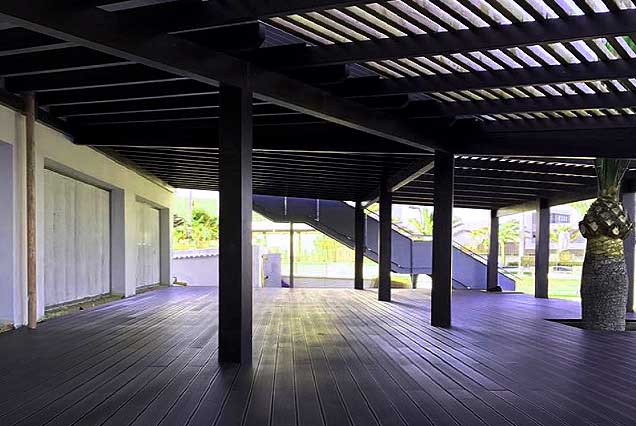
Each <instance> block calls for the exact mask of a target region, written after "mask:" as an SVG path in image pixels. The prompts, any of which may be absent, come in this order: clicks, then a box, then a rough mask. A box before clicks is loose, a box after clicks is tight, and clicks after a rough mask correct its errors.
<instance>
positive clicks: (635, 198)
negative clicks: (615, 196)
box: [623, 192, 636, 312]
mask: <svg viewBox="0 0 636 426" xmlns="http://www.w3.org/2000/svg"><path fill="white" fill-rule="evenodd" d="M623 206H624V207H625V213H627V215H628V216H629V218H630V219H631V220H634V216H636V194H634V193H633V192H627V193H624V194H623ZM634 245H636V237H635V236H634V231H632V232H630V233H629V235H628V236H627V238H626V239H625V241H624V242H623V248H624V250H625V266H626V267H627V312H634Z"/></svg>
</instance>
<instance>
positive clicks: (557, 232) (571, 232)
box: [550, 225, 579, 263]
mask: <svg viewBox="0 0 636 426" xmlns="http://www.w3.org/2000/svg"><path fill="white" fill-rule="evenodd" d="M564 234H565V237H566V238H567V242H568V243H571V242H574V241H576V239H577V238H578V237H579V230H578V229H574V228H572V226H570V225H558V226H557V227H556V228H555V229H551V230H550V241H552V242H554V243H556V246H557V263H558V261H559V259H561V252H562V251H564V250H566V249H567V247H565V248H564V247H562V246H561V239H562V238H563V237H562V236H563V235H564Z"/></svg>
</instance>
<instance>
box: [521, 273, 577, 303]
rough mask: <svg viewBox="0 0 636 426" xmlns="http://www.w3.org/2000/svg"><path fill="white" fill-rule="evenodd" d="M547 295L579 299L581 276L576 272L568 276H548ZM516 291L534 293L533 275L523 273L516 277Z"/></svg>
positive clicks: (557, 297)
mask: <svg viewBox="0 0 636 426" xmlns="http://www.w3.org/2000/svg"><path fill="white" fill-rule="evenodd" d="M549 280H550V282H549V287H548V289H549V291H548V296H549V297H551V298H556V299H569V300H581V296H580V295H579V287H580V285H581V278H580V275H579V274H578V273H572V274H571V275H570V276H562V275H561V276H558V277H553V276H550V277H549ZM516 281H517V291H522V292H524V293H528V294H534V276H533V275H529V274H528V275H526V274H523V275H521V276H518V277H517V278H516Z"/></svg>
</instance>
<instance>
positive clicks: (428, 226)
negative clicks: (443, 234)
mask: <svg viewBox="0 0 636 426" xmlns="http://www.w3.org/2000/svg"><path fill="white" fill-rule="evenodd" d="M409 222H410V224H411V225H412V226H413V228H415V232H417V234H418V235H421V236H425V237H429V236H431V235H433V210H432V209H428V208H426V207H424V208H422V209H420V217H418V218H412V219H411V220H410V221H409ZM462 226H464V222H462V220H461V219H460V218H458V217H457V216H453V233H455V232H456V231H457V230H458V229H459V228H461V227H462Z"/></svg>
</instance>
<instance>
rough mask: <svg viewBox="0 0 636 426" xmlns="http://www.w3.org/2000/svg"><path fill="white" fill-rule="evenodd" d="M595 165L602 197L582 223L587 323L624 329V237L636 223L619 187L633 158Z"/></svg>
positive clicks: (596, 327)
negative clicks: (620, 193)
mask: <svg viewBox="0 0 636 426" xmlns="http://www.w3.org/2000/svg"><path fill="white" fill-rule="evenodd" d="M595 166H596V175H597V178H598V198H597V199H596V201H594V202H593V203H592V205H591V206H590V208H589V210H588V211H587V213H586V214H585V217H584V218H583V220H582V221H581V222H580V223H579V229H580V231H581V235H583V237H585V238H587V248H586V251H585V260H584V261H583V274H582V277H581V305H582V314H583V315H582V319H583V327H584V328H587V329H591V330H614V331H624V330H625V310H626V309H625V305H626V303H627V283H628V280H627V270H626V267H625V255H624V252H623V240H624V239H625V238H626V237H627V234H629V232H630V231H631V230H632V227H633V225H634V224H633V222H632V221H631V219H630V218H629V217H628V216H627V214H626V213H625V210H624V209H623V204H622V203H621V202H620V200H619V188H620V183H621V180H622V178H623V176H624V174H625V171H626V170H627V168H628V166H629V160H616V159H606V158H602V159H597V160H596V161H595Z"/></svg>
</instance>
